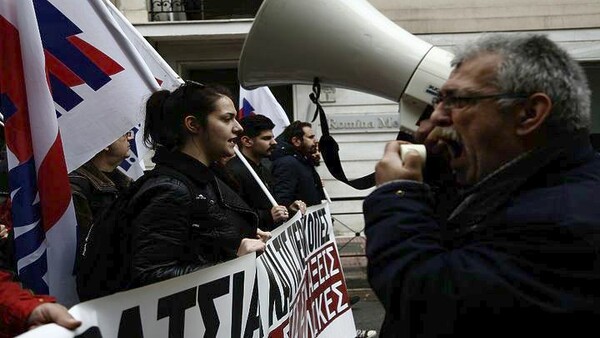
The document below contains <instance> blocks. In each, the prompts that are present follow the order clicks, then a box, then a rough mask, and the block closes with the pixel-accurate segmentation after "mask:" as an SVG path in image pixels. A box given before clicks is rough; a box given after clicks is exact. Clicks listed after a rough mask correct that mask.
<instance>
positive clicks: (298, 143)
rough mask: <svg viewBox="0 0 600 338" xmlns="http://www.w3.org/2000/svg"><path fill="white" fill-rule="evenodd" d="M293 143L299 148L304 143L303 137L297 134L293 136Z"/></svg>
mask: <svg viewBox="0 0 600 338" xmlns="http://www.w3.org/2000/svg"><path fill="white" fill-rule="evenodd" d="M292 145H293V146H294V147H296V148H299V147H300V146H301V145H302V139H301V138H299V137H296V136H294V137H292Z"/></svg>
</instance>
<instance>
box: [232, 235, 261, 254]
mask: <svg viewBox="0 0 600 338" xmlns="http://www.w3.org/2000/svg"><path fill="white" fill-rule="evenodd" d="M265 246H266V244H265V242H263V241H262V240H260V239H252V238H244V239H242V242H241V243H240V246H239V248H238V251H237V255H238V257H240V256H243V255H245V254H249V253H251V252H259V253H260V252H263V251H265Z"/></svg>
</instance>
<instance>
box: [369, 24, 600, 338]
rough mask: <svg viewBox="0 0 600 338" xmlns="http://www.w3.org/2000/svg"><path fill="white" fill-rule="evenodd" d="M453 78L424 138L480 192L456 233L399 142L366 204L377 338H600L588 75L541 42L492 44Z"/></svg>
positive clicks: (597, 178)
mask: <svg viewBox="0 0 600 338" xmlns="http://www.w3.org/2000/svg"><path fill="white" fill-rule="evenodd" d="M453 66H454V70H453V71H452V73H451V75H450V77H449V79H448V81H447V82H446V83H445V84H444V85H443V86H442V88H441V90H440V95H439V97H437V98H436V99H435V100H434V104H435V110H434V112H433V114H432V116H431V121H432V122H433V123H434V125H435V128H434V130H433V131H432V132H431V133H430V135H429V136H428V137H431V138H436V139H437V141H438V142H439V143H440V145H442V147H441V148H443V149H446V150H447V151H448V153H447V156H448V158H449V161H450V165H451V167H452V169H453V170H454V172H455V173H456V175H457V177H458V179H459V180H460V181H461V182H464V183H466V184H467V185H469V186H470V187H469V189H468V190H467V191H466V192H465V193H464V198H463V199H462V202H461V203H460V204H459V205H458V206H457V208H456V209H454V210H453V212H452V213H451V214H450V215H449V217H448V219H447V222H448V227H449V228H450V229H454V230H453V231H450V232H443V231H441V227H440V224H439V222H437V221H436V219H435V217H434V209H433V208H434V204H433V199H432V194H431V190H430V188H429V186H428V185H427V184H424V183H422V182H423V174H422V169H423V168H422V163H421V161H420V158H419V156H418V155H417V154H416V153H414V152H413V153H409V154H407V155H406V156H405V158H404V159H403V160H402V161H401V159H400V156H399V154H400V152H399V150H400V144H401V142H390V143H389V144H388V145H387V146H386V149H385V153H384V156H383V159H382V160H381V161H380V162H379V163H378V164H377V166H376V181H377V184H378V188H377V189H376V190H375V191H374V192H372V193H371V194H370V195H369V196H368V197H367V198H366V199H365V202H364V215H365V222H366V231H365V232H366V236H367V248H366V250H367V257H368V276H369V282H370V284H371V286H372V288H373V290H374V291H375V293H376V294H377V296H378V298H379V300H380V301H381V302H382V304H383V305H384V308H385V310H386V315H385V320H384V323H383V326H382V329H381V337H403V338H405V337H474V336H478V337H480V336H486V337H487V336H502V337H515V336H525V335H527V334H528V333H533V334H534V335H533V336H536V337H546V336H547V337H549V336H558V335H564V336H573V335H576V336H580V335H586V336H598V334H599V333H600V327H599V326H598V321H599V320H600V288H598V285H600V221H599V220H600V199H598V198H594V197H593V196H595V195H596V194H597V192H598V191H600V155H599V154H598V153H596V152H595V151H594V150H593V149H592V147H591V145H590V141H589V135H588V130H589V126H590V90H589V88H588V85H587V81H586V79H585V75H584V72H583V70H582V69H581V67H580V66H579V65H578V64H577V63H576V62H575V61H574V60H572V59H571V58H570V57H569V56H568V55H567V53H566V52H565V51H564V50H562V49H560V48H559V47H558V46H557V45H556V44H555V43H553V42H551V41H550V40H549V39H548V38H546V37H544V36H540V35H516V36H515V35H511V36H505V35H491V36H487V37H484V38H483V39H481V40H479V41H478V42H475V43H473V44H471V45H469V46H467V47H465V49H463V50H462V51H459V53H457V54H456V56H455V59H454V61H453Z"/></svg>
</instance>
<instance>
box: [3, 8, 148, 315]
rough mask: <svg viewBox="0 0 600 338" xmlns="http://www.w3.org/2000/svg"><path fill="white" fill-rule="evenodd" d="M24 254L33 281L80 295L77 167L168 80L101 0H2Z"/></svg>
mask: <svg viewBox="0 0 600 338" xmlns="http://www.w3.org/2000/svg"><path fill="white" fill-rule="evenodd" d="M0 36H2V38H1V39H0V51H1V53H2V56H1V57H0V103H1V105H0V110H1V111H2V113H3V114H4V117H5V125H6V129H5V133H6V140H7V148H8V151H7V153H8V160H9V189H10V192H11V199H12V205H13V208H12V216H13V227H14V231H15V256H16V260H17V267H18V273H19V276H20V278H21V281H22V282H23V284H24V285H25V286H26V287H29V288H31V289H33V290H34V291H35V292H38V293H49V294H51V295H54V296H56V297H57V298H58V299H59V301H60V302H62V303H64V304H66V305H71V304H74V303H76V302H77V297H76V293H75V284H74V278H73V270H74V259H75V253H76V241H77V236H76V221H75V214H74V209H73V204H72V201H71V191H70V187H69V181H68V178H67V173H68V172H70V171H71V170H74V169H76V168H77V167H79V166H80V165H82V164H83V163H85V162H86V161H87V160H89V159H90V158H91V157H93V156H94V155H95V154H96V153H97V152H99V151H100V150H102V149H103V148H104V147H106V146H107V145H109V144H110V143H112V142H113V141H115V140H116V139H117V138H118V137H119V136H121V135H123V134H124V133H125V132H127V131H129V130H130V129H131V128H133V127H134V126H136V125H138V124H139V123H140V121H141V120H142V118H143V112H144V102H145V101H146V99H147V98H148V97H149V96H150V94H151V93H152V92H153V91H154V90H156V89H157V88H158V85H157V83H156V80H155V79H154V77H153V76H152V74H151V72H150V71H149V69H148V67H147V66H146V64H145V63H144V62H143V60H142V58H141V57H140V55H139V54H138V52H137V51H136V49H135V47H134V46H133V45H132V44H131V42H129V40H128V39H127V38H126V37H125V35H124V34H123V33H122V31H121V29H120V28H119V26H118V25H117V24H116V23H115V21H114V20H113V19H112V17H111V15H110V13H109V11H108V9H107V8H106V6H105V5H104V3H103V2H102V1H101V0H81V1H72V0H19V1H14V0H0Z"/></svg>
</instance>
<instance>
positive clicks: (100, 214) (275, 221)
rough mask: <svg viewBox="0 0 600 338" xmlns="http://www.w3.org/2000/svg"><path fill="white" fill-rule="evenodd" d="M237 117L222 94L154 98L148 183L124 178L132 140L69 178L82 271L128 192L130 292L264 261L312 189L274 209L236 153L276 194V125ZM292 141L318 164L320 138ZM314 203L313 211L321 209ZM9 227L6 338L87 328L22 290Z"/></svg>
mask: <svg viewBox="0 0 600 338" xmlns="http://www.w3.org/2000/svg"><path fill="white" fill-rule="evenodd" d="M236 115H237V111H236V109H235V107H234V104H233V99H232V97H231V94H230V92H229V91H228V90H227V89H226V88H225V87H222V86H218V85H202V84H199V83H195V82H192V81H188V82H186V83H184V84H183V85H181V86H180V87H179V88H178V89H176V90H174V91H172V92H171V91H167V90H162V91H158V92H156V93H154V94H153V95H152V96H151V97H150V98H149V99H148V101H147V103H146V118H145V129H144V141H145V143H146V144H147V145H148V146H149V147H150V148H151V149H153V150H155V155H154V157H153V162H154V163H155V167H154V169H152V170H151V171H150V172H147V173H146V174H145V175H144V180H143V182H141V181H140V184H131V182H132V181H131V179H129V178H128V177H127V176H125V175H124V174H122V173H121V172H120V171H119V170H118V169H116V168H117V166H118V165H119V164H120V163H121V161H123V160H124V159H125V158H127V156H128V153H129V148H130V147H129V141H130V139H131V136H130V134H129V133H128V134H125V135H123V136H121V137H119V139H117V140H115V141H114V142H113V143H112V144H110V145H109V146H107V147H106V148H104V149H103V150H102V151H100V152H99V153H98V154H96V155H95V156H94V157H93V158H92V159H91V160H90V161H88V162H87V163H85V164H84V165H83V166H81V167H80V168H78V169H77V170H75V171H73V172H72V173H71V174H70V175H69V179H70V183H71V188H72V193H73V200H74V204H75V210H76V217H77V222H78V252H79V253H80V255H79V256H78V258H77V265H79V264H81V263H82V262H81V257H82V256H81V253H82V252H83V247H84V246H85V245H87V244H90V243H87V242H86V240H87V239H88V237H89V236H90V234H91V233H92V231H90V230H91V229H94V228H95V226H96V228H97V227H98V226H101V225H102V222H101V221H100V220H103V219H105V218H107V217H106V215H107V214H109V213H111V212H112V213H114V212H118V210H115V209H113V206H114V203H115V201H116V200H117V198H118V196H119V195H120V194H121V193H122V192H124V191H127V195H129V196H131V198H130V201H128V204H127V205H128V207H129V208H130V209H131V210H133V215H134V216H133V218H132V219H131V222H130V224H129V226H130V227H131V229H132V231H131V236H132V238H131V246H130V249H131V252H130V254H131V264H130V271H129V272H128V274H127V276H128V278H130V280H128V281H127V283H126V287H125V288H123V290H125V289H129V288H135V287H139V286H143V285H148V284H151V283H155V282H158V281H161V280H165V279H169V278H173V277H176V276H180V275H183V274H187V273H190V272H192V271H195V270H198V269H202V268H204V267H207V266H210V265H214V264H218V263H221V262H224V261H227V260H230V259H233V258H236V257H238V256H241V255H245V254H247V253H251V252H258V253H260V252H261V251H263V250H264V248H265V243H266V241H267V240H268V239H269V238H270V232H268V231H269V230H273V229H274V228H275V227H276V226H278V225H280V224H282V223H283V222H285V221H286V220H287V219H288V218H289V217H290V216H291V214H292V213H295V212H301V213H304V212H305V211H306V203H305V202H304V201H302V200H301V198H300V197H301V196H302V194H301V189H304V187H301V186H300V183H299V184H298V186H297V187H295V188H294V189H296V190H297V192H296V193H297V194H298V198H296V197H294V193H295V192H294V191H290V192H289V193H288V195H289V196H292V197H291V198H290V202H289V203H286V204H285V205H283V204H282V205H278V204H275V205H272V204H271V203H270V202H269V200H268V199H267V198H266V195H265V194H264V193H263V192H262V191H261V190H260V189H259V188H258V185H257V182H256V181H255V180H254V178H253V177H252V176H250V175H248V174H249V173H250V172H249V171H248V169H247V168H242V167H240V166H239V163H238V160H239V159H236V158H235V156H234V155H235V153H234V147H235V146H239V147H240V148H241V153H242V154H243V155H242V156H245V158H246V159H247V160H248V162H249V163H251V164H252V168H254V170H255V171H256V172H257V173H258V175H259V177H260V179H261V180H262V181H263V183H264V184H265V186H266V187H268V188H267V189H269V190H270V192H271V193H273V192H274V190H273V181H272V177H271V164H270V161H269V159H268V157H269V156H270V154H271V151H272V150H274V149H275V147H274V146H275V145H276V144H277V142H276V141H275V139H274V136H273V133H272V129H273V127H274V125H273V123H272V122H271V121H270V120H269V119H268V118H266V117H264V116H260V115H254V116H249V117H247V118H245V119H243V120H242V121H241V123H242V125H244V126H246V129H245V130H244V128H242V126H241V125H240V121H237V120H236V119H235V117H236ZM297 125H298V123H293V124H292V126H297ZM286 131H287V130H286ZM292 133H293V135H294V136H293V140H294V142H295V144H296V145H295V146H294V147H293V148H291V149H292V150H293V149H296V152H297V154H295V155H294V156H303V157H306V159H305V162H306V163H312V162H309V161H308V160H309V159H310V158H311V156H312V155H313V153H314V152H315V151H316V149H315V147H314V144H315V140H314V134H313V133H312V131H310V135H309V136H310V137H308V138H303V137H302V135H298V133H297V131H294V132H289V131H288V132H287V133H286V132H284V134H286V135H287V134H292ZM305 143H309V144H308V145H307V144H305ZM229 160H231V161H229ZM228 161H229V162H230V163H227V162H228ZM263 163H264V166H263ZM311 170H312V171H311ZM313 171H314V169H313V168H311V167H308V169H307V173H308V174H309V175H311V176H312V175H316V172H313ZM315 182H318V183H319V185H318V186H315V187H316V188H319V189H321V190H322V186H321V185H320V184H321V183H320V182H321V181H320V179H319V178H318V175H317V176H316V178H315ZM132 189H134V190H135V191H131V190H132ZM123 195H125V194H123ZM315 196H317V195H316V194H315ZM319 196H320V195H319ZM6 200H7V203H8V202H9V200H8V198H7V199H6ZM310 202H311V205H312V204H316V202H317V201H316V200H310ZM318 202H320V201H318ZM5 214H6V215H8V213H5ZM3 222H4V223H5V224H2V228H1V229H0V236H1V238H0V241H1V243H0V244H1V245H2V252H1V254H2V255H0V263H1V264H2V265H1V266H0V269H1V270H0V283H1V287H0V299H1V301H0V322H1V323H2V325H0V337H2V336H1V335H4V336H7V337H8V336H12V335H15V334H18V333H20V332H23V331H25V330H26V329H29V328H33V327H36V326H38V325H41V324H44V323H51V322H54V323H57V324H59V325H62V326H64V327H66V328H70V329H73V328H76V327H77V326H79V325H80V322H78V321H76V320H75V319H73V318H72V317H71V316H70V314H69V313H68V312H67V310H66V309H65V308H64V307H63V306H62V305H59V304H56V303H55V299H54V298H53V297H49V296H45V295H34V294H33V293H32V292H30V291H28V290H26V289H23V287H22V286H21V285H20V284H19V283H18V278H17V277H16V276H15V274H14V273H13V272H14V271H15V268H14V265H15V264H14V262H13V261H12V259H11V258H10V256H11V255H10V252H11V250H12V249H11V244H12V243H11V236H10V235H9V234H11V231H10V230H11V228H10V217H6V220H4V219H3ZM96 222H98V223H97V224H96ZM263 230H264V231H263ZM94 231H102V229H94ZM101 244H102V245H106V246H110V245H111V243H101ZM76 268H77V267H76ZM95 286H96V285H95ZM82 287H83V288H85V287H86V286H85V285H83V286H82V285H78V288H79V290H80V291H81V288H82ZM83 294H85V296H86V297H83V299H89V298H93V297H89V295H101V294H103V292H102V290H85V292H83Z"/></svg>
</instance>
